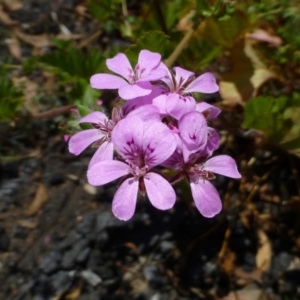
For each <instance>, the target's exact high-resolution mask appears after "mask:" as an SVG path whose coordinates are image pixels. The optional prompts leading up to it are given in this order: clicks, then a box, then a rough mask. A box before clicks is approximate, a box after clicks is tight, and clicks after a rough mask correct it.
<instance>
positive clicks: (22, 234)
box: [13, 225, 29, 240]
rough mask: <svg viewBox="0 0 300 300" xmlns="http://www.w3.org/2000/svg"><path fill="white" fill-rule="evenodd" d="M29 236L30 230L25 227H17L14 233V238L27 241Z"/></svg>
mask: <svg viewBox="0 0 300 300" xmlns="http://www.w3.org/2000/svg"><path fill="white" fill-rule="evenodd" d="M28 234H29V230H28V229H27V228H25V227H23V226H19V225H18V226H16V227H15V228H14V231H13V236H14V237H15V238H19V239H22V240H25V239H26V238H27V236H28Z"/></svg>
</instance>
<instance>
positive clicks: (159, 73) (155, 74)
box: [137, 69, 166, 82]
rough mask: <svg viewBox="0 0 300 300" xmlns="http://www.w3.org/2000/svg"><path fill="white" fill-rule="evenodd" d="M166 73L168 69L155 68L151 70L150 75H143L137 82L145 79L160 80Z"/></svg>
mask: <svg viewBox="0 0 300 300" xmlns="http://www.w3.org/2000/svg"><path fill="white" fill-rule="evenodd" d="M165 75H166V71H165V70H163V69H155V70H152V71H150V73H149V74H148V75H145V76H143V77H141V78H140V79H139V80H137V82H143V81H154V80H160V79H161V78H163V77H164V76H165Z"/></svg>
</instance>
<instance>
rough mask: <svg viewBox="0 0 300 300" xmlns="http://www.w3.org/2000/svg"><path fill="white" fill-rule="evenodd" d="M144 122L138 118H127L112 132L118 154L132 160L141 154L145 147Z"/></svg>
mask: <svg viewBox="0 0 300 300" xmlns="http://www.w3.org/2000/svg"><path fill="white" fill-rule="evenodd" d="M143 134H144V122H143V121H142V120H141V119H140V118H138V117H131V118H125V119H123V120H121V121H119V122H118V123H117V125H116V126H115V127H114V129H113V131H112V141H113V144H114V146H115V148H116V150H117V151H118V153H119V154H120V155H121V156H123V157H124V158H125V159H129V160H130V159H131V158H132V155H134V153H139V152H140V151H141V149H142V145H143Z"/></svg>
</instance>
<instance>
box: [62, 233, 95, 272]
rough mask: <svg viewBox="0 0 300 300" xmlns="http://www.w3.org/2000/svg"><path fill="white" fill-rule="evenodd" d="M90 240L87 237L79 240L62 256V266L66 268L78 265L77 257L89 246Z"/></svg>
mask: <svg viewBox="0 0 300 300" xmlns="http://www.w3.org/2000/svg"><path fill="white" fill-rule="evenodd" d="M88 244H89V241H88V240H87V239H82V240H79V241H78V242H77V243H76V244H74V246H73V247H72V249H70V250H69V251H67V252H65V254H64V256H63V258H62V267H63V268H64V269H68V270H69V269H72V268H74V267H75V265H76V259H77V257H78V256H79V254H80V253H81V252H82V251H83V250H84V249H85V248H86V247H87V246H88Z"/></svg>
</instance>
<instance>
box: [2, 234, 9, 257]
mask: <svg viewBox="0 0 300 300" xmlns="http://www.w3.org/2000/svg"><path fill="white" fill-rule="evenodd" d="M9 245H10V240H9V236H8V235H7V234H6V233H5V232H2V233H0V251H3V252H6V251H7V250H8V248H9Z"/></svg>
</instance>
